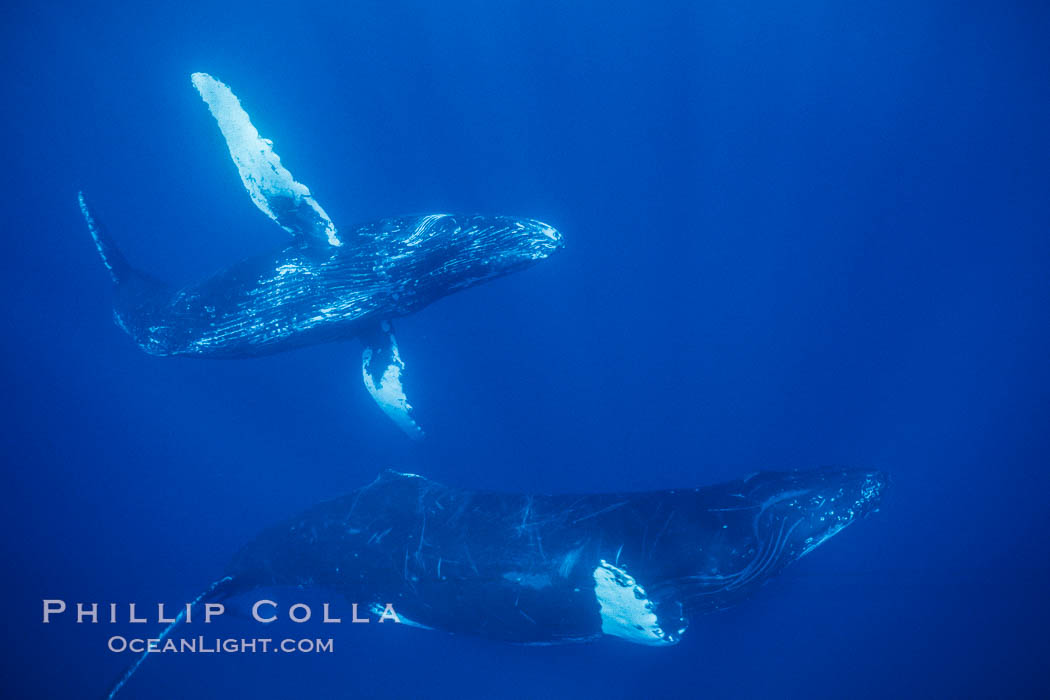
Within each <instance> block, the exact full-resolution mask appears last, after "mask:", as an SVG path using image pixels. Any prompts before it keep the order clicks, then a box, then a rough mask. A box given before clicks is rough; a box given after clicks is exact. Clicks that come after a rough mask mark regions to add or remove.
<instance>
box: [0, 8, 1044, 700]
mask: <svg viewBox="0 0 1050 700" xmlns="http://www.w3.org/2000/svg"><path fill="white" fill-rule="evenodd" d="M654 4H655V5H656V6H655V7H653V5H654ZM871 4H872V3H841V2H833V1H830V0H829V1H825V2H812V1H809V0H804V1H803V2H798V3H780V2H772V1H769V0H767V1H765V2H719V3H692V2H668V3H617V2H613V3H610V2H601V3H598V2H589V3H582V2H581V3H564V2H513V3H512V2H482V1H480V0H478V1H475V2H464V1H463V0H454V1H449V2H433V3H412V4H403V3H393V4H391V3H380V2H368V3H364V2H354V3H340V2H329V3H326V4H299V3H278V4H273V5H265V4H263V5H257V4H254V3H244V4H240V5H226V6H224V7H216V6H213V5H212V4H211V3H186V2H183V3H178V4H175V5H173V6H172V7H170V8H168V9H153V8H150V9H147V8H145V7H142V6H139V5H133V4H131V3H109V4H101V5H99V4H91V5H86V6H84V7H82V8H80V9H77V8H72V7H65V8H61V9H59V8H54V7H42V6H36V4H34V5H33V6H29V5H28V3H24V4H23V6H22V7H12V6H10V4H9V5H8V6H6V7H5V9H3V10H2V13H3V21H2V22H0V55H2V57H3V58H2V61H3V64H2V65H3V67H4V86H3V89H4V105H3V106H4V109H3V110H2V116H0V127H2V129H3V133H4V134H5V139H4V140H3V146H2V148H3V152H4V156H3V162H4V167H3V168H2V169H0V193H2V194H0V196H2V198H3V209H2V211H3V212H4V216H3V227H2V228H3V231H4V233H5V240H6V246H7V251H8V253H7V255H6V256H5V257H4V260H5V264H4V268H5V272H4V274H3V275H2V276H0V295H2V298H3V300H4V302H3V311H4V316H3V335H4V342H3V346H2V347H3V351H2V352H3V362H2V365H0V371H2V377H0V381H2V385H0V386H2V387H3V396H4V399H5V401H4V407H5V409H6V411H5V412H6V416H5V418H4V430H3V432H2V440H3V444H2V458H3V468H4V477H5V478H4V484H5V487H4V498H3V508H2V509H0V511H2V516H0V517H2V520H0V526H2V528H3V532H4V535H3V546H4V551H3V552H2V554H3V571H4V575H3V584H2V585H3V591H2V593H3V601H4V606H3V611H4V613H3V614H4V620H3V621H4V625H5V627H6V633H5V634H4V635H3V642H2V644H3V648H2V649H0V652H2V658H3V659H4V661H5V664H6V665H7V667H8V669H9V670H8V671H7V672H5V673H4V674H3V678H2V681H0V683H2V684H3V685H4V686H6V691H7V692H3V693H2V694H3V695H5V696H6V697H26V698H28V697H83V696H89V697H93V696H96V695H98V694H99V693H101V692H102V689H103V688H104V687H106V685H107V684H108V683H109V682H110V681H111V680H112V679H113V678H114V677H115V676H116V674H117V673H118V672H119V670H120V669H121V668H122V667H123V665H124V663H125V662H126V661H127V658H126V657H120V658H118V657H116V656H114V655H113V654H110V653H108V652H106V651H105V640H106V639H107V637H108V636H109V634H112V633H113V632H114V631H115V630H114V629H113V628H111V627H110V626H108V625H98V626H95V627H92V626H90V625H80V626H76V625H72V624H62V623H59V624H55V625H50V626H44V625H42V624H40V619H39V614H40V600H41V599H42V598H50V597H58V598H64V599H66V600H68V601H70V602H73V601H78V600H80V601H102V602H108V601H119V602H126V601H129V600H137V601H140V602H142V603H153V602H156V601H169V602H172V603H177V602H180V601H185V600H187V599H188V598H189V597H190V596H192V595H193V594H194V593H195V592H196V591H198V590H200V589H201V588H202V587H203V586H204V585H206V584H207V582H209V581H211V580H213V579H214V578H215V576H216V575H217V574H218V573H219V572H220V571H222V569H223V566H224V564H225V562H226V561H227V559H228V557H229V556H230V555H231V554H232V553H233V552H234V551H235V550H236V549H237V548H238V547H239V546H240V545H241V544H242V543H244V542H245V541H246V540H247V539H249V538H250V537H251V536H252V535H253V534H254V533H256V532H257V531H258V530H260V529H261V528H263V527H265V526H267V525H270V524H272V523H274V522H276V521H278V520H280V519H282V518H284V517H286V516H288V515H290V514H292V513H294V512H296V511H298V510H300V509H302V508H304V507H306V506H308V505H310V504H312V503H314V502H316V501H319V500H321V499H324V498H328V497H332V496H334V495H337V494H340V493H342V492H345V491H347V490H350V489H352V488H355V487H357V486H359V485H361V484H363V483H365V482H367V481H369V480H371V479H372V478H373V476H374V475H375V474H376V473H377V471H379V469H381V468H383V467H396V468H399V469H402V470H405V471H413V472H418V473H422V474H426V475H427V476H430V477H433V478H436V479H440V480H443V481H447V482H450V483H454V484H458V485H463V486H470V487H477V488H482V487H486V488H501V489H514V490H543V491H572V490H592V491H593V490H623V489H648V488H660V487H670V486H679V485H701V484H707V483H713V482H717V481H720V480H724V479H729V478H735V477H739V476H742V475H744V474H746V473H748V472H751V471H754V470H756V469H759V468H778V469H783V468H806V467H813V466H818V465H823V464H850V465H857V466H871V467H876V468H880V469H885V470H888V471H890V472H891V473H892V475H893V477H894V487H893V491H892V493H891V494H890V498H889V500H888V502H887V504H886V506H885V507H884V508H883V510H882V511H881V512H880V513H878V514H877V515H876V516H875V517H873V518H871V519H869V520H867V521H865V522H863V523H861V524H859V525H857V526H855V527H853V528H850V529H849V530H848V531H847V532H846V533H844V534H843V535H842V536H840V537H838V538H836V539H835V540H833V541H831V542H830V543H829V544H827V545H826V546H825V547H823V548H821V550H819V551H818V552H817V553H815V554H814V555H812V556H810V557H807V558H806V559H805V560H804V561H803V562H801V563H799V564H797V565H795V566H793V567H791V568H790V569H788V570H787V571H786V572H785V574H784V575H783V576H782V577H780V578H779V579H777V580H775V581H773V582H772V583H771V584H770V585H769V586H767V587H766V588H765V589H763V590H762V591H761V593H760V594H759V595H758V596H757V597H756V598H755V599H753V600H751V601H749V602H748V603H746V604H744V605H742V606H740V607H738V608H735V609H733V610H730V611H727V612H724V613H720V614H717V615H713V616H709V617H706V618H702V619H698V620H694V622H693V625H692V627H691V628H690V630H689V633H688V634H687V635H686V637H685V640H684V641H683V642H682V643H681V644H680V645H678V646H677V647H674V648H671V649H650V648H642V647H633V646H629V645H626V644H620V643H616V642H614V641H611V642H608V643H599V644H594V645H588V646H580V647H561V648H543V649H537V648H517V647H511V646H505V645H500V644H494V643H488V642H484V641H481V640H477V639H470V638H452V637H447V636H445V635H443V634H440V633H425V632H419V631H415V630H406V629H391V628H390V627H389V626H388V627H386V628H382V629H380V628H377V627H375V626H374V625H373V626H372V627H371V628H370V629H368V630H365V631H362V630H359V629H358V628H354V629H349V628H348V627H347V626H345V625H344V628H342V629H340V630H337V632H336V644H337V649H338V653H337V654H336V655H334V656H323V657H317V658H313V657H295V658H293V657H276V658H272V657H266V658H263V657H251V656H238V657H232V656H228V657H222V658H219V657H202V656H201V657H191V656H181V657H174V656H167V657H158V658H155V659H152V660H151V661H150V663H148V664H147V665H146V666H145V667H144V668H143V670H142V672H141V673H140V675H139V676H137V677H136V678H135V680H134V681H133V682H132V684H131V685H130V686H129V688H128V693H127V697H128V698H135V697H139V698H183V697H194V698H198V699H199V700H205V699H206V698H228V697H257V698H288V697H297V698H314V697H316V698H331V697H371V696H376V697H403V696H423V695H426V696H431V697H479V698H480V697H485V698H489V697H499V696H507V697H523V698H524V697H539V696H551V697H575V698H579V697H604V698H615V697H635V698H636V697H653V696H657V695H660V696H664V697H683V696H685V697H692V696H697V697H701V696H702V697H709V698H722V697H806V698H842V697H886V696H896V697H902V696H904V697H929V696H931V695H932V696H943V697H949V696H951V697H961V696H972V697H980V696H983V697H992V696H1000V697H1001V696H1019V695H1033V696H1035V695H1042V694H1044V693H1045V692H1046V689H1047V685H1048V675H1050V673H1048V671H1047V668H1048V654H1050V643H1048V640H1047V634H1048V633H1047V629H1048V622H1050V615H1048V610H1050V605H1048V602H1047V590H1048V589H1047V585H1048V580H1050V576H1048V563H1047V562H1048V557H1047V555H1048V542H1047V538H1048V531H1050V526H1048V521H1050V519H1048V517H1047V502H1048V494H1050V477H1048V475H1047V469H1048V467H1050V463H1048V459H1047V458H1048V453H1050V450H1048V437H1047V428H1048V424H1050V423H1048V419H1050V406H1048V401H1047V395H1048V389H1050V381H1048V380H1050V363H1048V360H1050V352H1048V351H1050V335H1048V327H1047V325H1048V318H1050V314H1048V308H1050V307H1048V301H1050V279H1048V271H1050V267H1048V263H1050V198H1048V196H1047V195H1048V192H1050V190H1048V185H1050V177H1048V168H1047V160H1048V156H1050V138H1048V136H1047V125H1048V124H1050V81H1048V80H1047V75H1048V67H1050V62H1048V54H1050V51H1048V48H1047V43H1046V36H1047V32H1048V27H1050V24H1048V22H1047V20H1048V16H1047V12H1046V11H1045V9H1042V7H1041V6H1043V3H1036V2H1027V3H1023V2H1004V3H995V4H994V9H993V7H992V6H993V4H991V3H989V4H988V5H989V8H988V9H977V8H975V7H970V6H971V5H977V4H976V3H929V2H907V3H905V2H900V3H889V4H886V3H875V5H877V6H878V9H874V8H871V7H868V5H871ZM192 71H207V72H210V73H213V74H214V75H216V76H217V77H219V78H220V79H221V80H223V81H226V82H227V83H229V84H230V85H231V86H232V87H233V89H234V90H235V91H236V92H237V94H238V95H239V96H240V97H241V99H242V101H243V102H244V104H245V106H246V108H247V109H248V110H249V112H250V113H251V114H252V115H253V118H254V120H255V123H256V125H257V126H258V127H259V128H260V130H261V131H262V133H263V134H264V135H265V136H269V137H271V138H273V139H274V140H275V142H276V147H277V151H278V153H280V154H281V155H282V156H283V157H284V161H285V163H286V164H287V165H288V166H289V168H290V169H291V170H292V172H293V173H295V174H296V176H297V177H298V178H299V179H300V180H302V181H303V182H306V183H307V184H309V185H310V186H311V187H312V189H313V191H314V193H315V194H316V196H317V198H318V199H319V200H320V201H321V202H322V203H323V205H324V207H325V208H326V209H327V210H328V212H329V213H330V214H331V215H332V217H333V219H334V220H335V221H336V222H337V224H338V223H345V224H350V223H352V222H358V221H365V220H368V219H372V218H378V217H381V216H388V215H395V214H406V213H421V212H432V211H457V212H475V211H477V212H488V213H505V214H511V215H519V216H529V217H535V218H539V219H543V220H545V221H549V222H551V223H552V224H554V225H556V226H557V227H558V228H559V229H561V230H562V231H563V232H564V234H565V237H566V240H567V248H566V249H565V251H564V252H563V253H561V254H559V255H558V256H556V257H554V258H552V259H550V260H548V261H546V262H544V263H542V264H541V265H539V266H538V267H536V268H534V269H531V270H528V271H526V272H523V273H521V274H517V275H514V276H511V277H508V278H505V279H502V280H499V281H496V282H494V283H490V284H487V285H484V286H482V287H479V288H476V289H473V290H470V291H468V292H466V293H462V294H459V295H456V296H454V297H451V298H449V299H446V300H444V301H441V302H440V303H438V304H435V305H434V306H432V307H430V308H428V309H426V310H425V311H423V312H422V313H419V314H417V315H416V316H413V317H411V318H408V319H404V320H402V321H401V322H400V323H399V324H398V330H399V338H400V341H401V346H402V351H403V354H404V356H405V358H406V361H407V362H408V363H409V369H410V371H411V373H412V376H411V379H412V380H413V382H414V386H413V388H414V390H415V391H414V396H413V399H414V403H415V404H416V406H417V408H418V413H419V416H420V418H421V420H422V421H423V422H424V424H425V426H426V427H427V429H428V432H429V437H428V439H427V440H426V441H424V442H422V443H421V444H419V445H411V444H409V443H408V442H407V441H406V440H405V439H403V438H402V436H401V435H400V434H399V433H398V432H397V429H396V428H395V427H394V425H393V424H392V423H391V422H390V421H389V420H387V419H386V418H385V417H383V415H382V414H381V413H380V412H379V410H378V409H377V408H376V407H375V405H374V404H373V403H372V400H371V399H370V398H369V396H368V394H367V392H366V391H365V390H364V389H363V387H362V386H361V379H360V367H359V361H360V360H359V357H360V356H359V349H358V347H357V345H356V344H355V343H346V344H334V345H330V346H324V347H314V348H309V349H306V350H302V351H297V352H292V353H286V354H283V355H278V356H273V357H269V358H265V359H259V360H252V361H232V362H209V361H195V360H170V359H169V360H163V359H156V358H152V357H148V356H146V355H145V354H143V353H141V352H140V351H138V350H137V349H136V348H135V346H134V345H133V344H132V343H131V342H130V340H129V339H128V338H127V337H125V336H124V335H123V333H121V332H120V331H119V330H118V329H117V328H116V327H115V326H114V325H113V324H112V322H111V320H110V303H111V290H110V283H109V280H108V278H107V275H106V274H105V271H104V269H103V268H102V266H101V265H100V263H99V261H98V258H97V255H96V254H95V251H94V249H93V246H92V244H91V241H90V238H89V237H88V234H87V232H86V231H85V229H84V226H83V223H82V221H81V220H80V217H79V212H78V211H77V208H76V203H75V193H76V191H77V189H78V188H84V189H86V190H87V192H88V193H89V194H90V195H92V196H93V199H94V203H95V206H96V207H97V208H98V210H99V212H100V214H101V216H102V217H103V218H104V219H105V220H106V222H107V223H108V225H109V228H110V229H111V231H112V232H113V235H114V237H115V238H116V239H117V240H118V242H119V243H120V245H121V246H122V247H123V249H124V251H125V253H126V254H127V256H128V257H129V258H130V259H131V260H132V261H134V262H135V263H136V264H137V265H139V266H140V267H142V268H143V269H146V270H149V271H150V272H152V273H154V274H156V275H158V276H160V277H163V278H166V279H169V280H172V281H182V282H185V281H191V280H194V279H197V278H200V277H202V276H204V275H206V274H209V273H210V272H212V271H214V270H216V269H218V268H220V267H221V266H223V265H225V264H227V263H229V262H232V261H233V260H235V259H237V258H239V257H241V256H244V255H246V254H248V253H253V252H262V251H265V250H267V249H272V248H275V247H277V246H279V245H281V244H283V242H284V240H283V238H282V234H281V232H280V231H279V230H278V229H277V228H276V227H275V226H273V225H272V224H271V223H270V222H268V221H267V220H266V219H265V217H263V216H262V215H261V214H260V213H259V212H257V211H256V210H255V209H254V207H253V206H252V204H251V202H250V201H249V199H248V197H247V196H246V195H245V194H244V192H243V190H242V188H241V185H240V182H239V180H238V178H237V175H236V172H235V169H234V168H233V166H232V164H231V163H230V162H229V159H228V157H227V153H226V150H225V146H224V144H223V142H222V138H221V136H220V134H219V132H218V129H217V128H216V127H215V125H214V123H213V122H212V119H211V117H210V116H209V114H208V111H207V109H206V108H205V106H204V104H203V103H201V101H200V99H199V98H198V96H197V95H196V93H195V91H194V90H193V88H192V86H191V85H190V81H189V74H190V73H191V72H192ZM284 600H285V601H286V602H287V603H290V602H294V600H295V597H294V596H291V597H286V598H285V599H284ZM150 629H153V628H152V627H150ZM117 631H124V632H127V631H128V626H127V625H124V626H120V627H118V628H117ZM136 631H137V630H136ZM207 631H208V632H209V633H222V632H228V633H230V634H243V633H257V632H258V630H257V629H255V628H253V627H250V626H249V627H245V626H244V625H243V624H241V623H238V622H237V621H235V620H232V619H231V620H228V621H226V622H223V623H222V624H220V625H219V627H218V628H215V625H212V629H209V630H207ZM321 631H322V630H321V629H320V628H319V626H318V627H312V628H311V630H310V632H311V633H313V632H321ZM324 631H325V632H327V630H324ZM198 632H202V630H198ZM140 633H141V632H140ZM12 669H14V670H12ZM1040 690H1042V693H1040V692H1039V691H1040Z"/></svg>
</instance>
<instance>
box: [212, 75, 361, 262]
mask: <svg viewBox="0 0 1050 700" xmlns="http://www.w3.org/2000/svg"><path fill="white" fill-rule="evenodd" d="M192 77H193V85H194V87H196V88H197V91H198V92H199V93H200V94H201V97H202V98H204V101H205V102H207V103H208V109H210V110H211V113H212V116H214V117H215V121H216V122H218V124H219V129H221V130H222V135H223V136H224V137H225V138H226V145H227V146H229V148H230V156H231V157H232V158H233V162H234V163H235V164H236V165H237V171H238V172H239V173H240V175H241V182H243V183H244V188H245V189H246V190H248V194H249V195H251V198H252V201H253V202H255V206H257V207H259V209H260V210H262V212H263V213H264V214H266V215H267V216H269V217H270V218H271V219H273V220H274V221H276V222H277V223H278V224H279V225H280V226H281V228H283V229H284V230H285V231H288V233H290V234H292V235H293V236H295V237H296V238H298V239H300V240H301V241H303V242H304V243H305V244H307V245H324V246H341V245H342V244H343V242H342V241H341V240H340V238H339V233H338V231H336V228H335V224H333V223H332V220H331V219H330V218H328V214H326V213H325V211H324V209H322V208H321V205H320V204H318V203H317V200H315V199H314V198H313V196H312V195H311V194H310V189H309V188H308V187H307V186H306V185H304V184H302V183H300V182H296V181H295V178H293V177H292V174H291V173H290V172H288V169H287V168H285V167H284V166H283V165H281V158H280V157H279V156H278V155H277V154H276V153H274V150H273V143H272V142H271V141H270V140H269V139H264V138H262V137H261V136H259V132H258V131H257V130H256V129H255V127H254V126H252V122H251V119H250V118H249V117H248V113H247V112H245V111H244V108H243V107H241V103H240V100H238V99H237V96H236V95H234V94H233V91H232V90H230V88H228V87H227V86H226V85H225V84H223V83H222V82H220V81H218V80H216V79H215V78H213V77H211V76H210V75H208V74H207V73H194V74H193V76H192Z"/></svg>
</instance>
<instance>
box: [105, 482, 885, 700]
mask: <svg viewBox="0 0 1050 700" xmlns="http://www.w3.org/2000/svg"><path fill="white" fill-rule="evenodd" d="M886 484H887V477H886V476H885V475H884V474H882V473H880V472H876V471H865V470H855V469H821V470H814V471H802V472H761V473H758V474H754V475H752V476H749V477H747V478H744V479H740V480H736V481H731V482H728V483H723V484H719V485H715V486H709V487H705V488H688V489H675V490H667V491H650V492H639V493H606V494H578V495H537V494H532V495H530V494H511V493H497V492H482V491H469V490H465V489H460V488H454V487H450V486H446V485H443V484H440V483H437V482H434V481H431V480H429V479H426V478H423V477H421V476H416V475H413V474H400V473H397V472H392V471H387V472H384V473H383V474H381V475H380V476H379V477H378V478H377V479H376V480H375V481H373V482H372V483H371V484H369V485H367V486H364V487H362V488H360V489H358V490H356V491H353V492H351V493H349V494H347V495H345V496H342V497H340V498H336V499H334V500H331V501H328V502H325V503H321V504H319V505H317V506H314V507H313V508H311V509H309V510H307V511H306V512H304V513H301V514H300V515H297V516H296V517H294V518H291V519H290V520H288V521H287V522H284V523H282V524H280V525H277V526H276V527H273V528H271V529H268V530H266V531H264V532H263V533H261V534H260V535H259V536H258V537H257V538H256V539H255V540H253V541H252V542H250V543H249V544H248V545H246V546H245V547H244V548H243V549H242V550H241V551H240V552H239V553H238V554H237V555H236V556H235V557H234V558H233V560H232V563H231V564H230V566H229V567H228V569H227V571H226V573H225V575H224V576H223V577H221V578H219V579H218V580H216V581H215V582H214V583H212V584H211V585H210V586H209V587H208V588H206V589H205V590H204V592H202V593H201V594H200V595H199V596H198V597H197V598H196V599H195V600H194V601H193V603H192V604H191V605H190V607H191V608H192V606H196V605H201V604H204V603H207V602H216V601H221V600H225V599H226V598H229V597H230V596H234V595H237V594H241V593H245V592H248V591H251V590H252V589H255V588H258V587H264V586H265V587H269V586H282V585H288V586H319V587H323V588H325V589H327V590H330V591H333V592H335V593H338V594H342V595H345V596H346V597H347V598H348V599H349V600H356V601H368V602H369V603H370V604H372V605H373V606H374V610H376V611H377V612H378V610H380V609H384V610H385V609H387V608H388V607H393V608H394V609H396V613H397V615H398V616H400V617H401V621H403V622H411V623H413V626H422V627H429V628H433V629H437V630H443V631H446V632H451V633H458V634H471V635H477V636H481V637H487V638H489V639H493V640H500V641H504V642H511V643H517V644H529V645H550V644H565V643H572V642H585V641H591V640H596V639H599V638H601V637H616V638H620V639H622V640H626V641H628V642H633V643H636V644H643V645H649V646H667V645H672V644H675V643H676V642H678V641H679V640H680V639H681V638H682V635H683V634H684V633H685V632H686V629H687V627H688V624H689V619H690V618H691V617H695V616H697V615H700V614H703V613H708V612H711V611H714V610H718V609H721V608H725V607H727V606H730V605H733V604H735V603H737V602H739V601H740V600H742V599H744V598H745V597H747V596H748V595H750V594H752V593H753V592H754V591H755V590H756V589H758V588H759V587H760V586H761V585H762V584H763V583H765V582H766V581H768V580H769V579H770V578H772V577H773V576H775V575H776V574H777V573H779V572H780V571H781V570H782V569H783V568H784V567H785V566H787V565H788V564H789V563H791V562H792V561H795V560H796V559H799V558H801V557H803V556H805V555H806V554H808V553H810V552H812V551H813V550H814V549H815V548H817V547H818V546H820V545H821V544H823V543H824V542H826V541H827V540H828V539H830V538H831V537H833V536H834V535H836V534H838V533H839V532H841V531H842V530H843V529H844V528H846V527H847V526H849V525H851V524H852V523H854V522H856V521H857V520H859V519H861V518H863V517H865V516H867V515H868V514H869V513H871V512H873V511H874V510H876V509H877V508H878V505H879V502H880V499H881V497H882V494H883V492H884V490H885V487H886ZM184 616H185V615H184V614H180V616H179V618H178V619H176V620H175V622H172V623H171V624H170V625H168V627H167V628H165V629H164V630H163V632H161V633H160V635H159V639H160V640H161V642H163V641H164V640H166V639H167V638H168V637H169V636H170V635H171V634H172V632H173V631H174V630H175V629H176V627H177V626H178V625H179V624H180V623H181V622H182V620H183V618H184ZM147 655H148V652H146V653H143V654H142V655H141V656H140V657H138V659H137V660H136V661H135V662H134V663H132V664H131V666H130V667H129V668H128V669H127V671H125V673H124V674H123V675H122V676H121V677H120V679H119V680H118V681H117V683H116V684H115V685H114V686H113V688H112V690H111V692H110V695H109V697H110V698H112V697H113V696H114V695H115V694H116V693H117V692H118V691H119V690H120V689H121V687H123V686H124V684H125V683H126V682H127V681H128V679H129V678H130V677H131V675H132V674H133V673H134V672H135V670H136V669H137V668H138V666H139V665H140V664H141V663H142V661H143V660H144V659H145V658H146V656H147Z"/></svg>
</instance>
